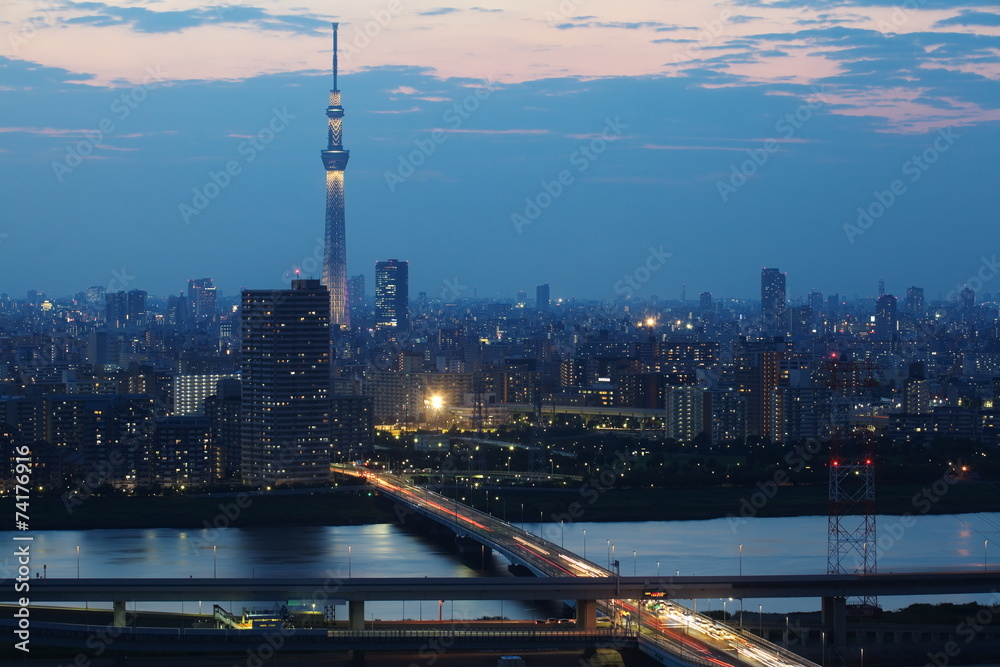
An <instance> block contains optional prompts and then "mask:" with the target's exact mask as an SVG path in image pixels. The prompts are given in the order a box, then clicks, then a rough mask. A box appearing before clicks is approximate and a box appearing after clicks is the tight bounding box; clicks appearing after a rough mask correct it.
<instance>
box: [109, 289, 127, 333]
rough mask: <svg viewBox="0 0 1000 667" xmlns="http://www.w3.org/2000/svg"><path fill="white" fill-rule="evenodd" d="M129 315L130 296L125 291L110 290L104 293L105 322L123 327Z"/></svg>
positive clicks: (112, 325) (110, 325) (115, 326)
mask: <svg viewBox="0 0 1000 667" xmlns="http://www.w3.org/2000/svg"><path fill="white" fill-rule="evenodd" d="M127 317H128V297H127V296H126V294H125V292H108V293H107V294H105V295H104V323H105V324H107V325H108V326H109V327H114V328H118V327H123V326H125V320H126V318H127Z"/></svg>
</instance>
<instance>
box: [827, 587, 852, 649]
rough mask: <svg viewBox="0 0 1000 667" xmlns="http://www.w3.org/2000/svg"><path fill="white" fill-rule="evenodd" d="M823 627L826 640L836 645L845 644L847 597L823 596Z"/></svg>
mask: <svg viewBox="0 0 1000 667" xmlns="http://www.w3.org/2000/svg"><path fill="white" fill-rule="evenodd" d="M822 610H823V611H822V618H823V627H825V628H826V641H827V644H831V645H833V646H836V647H842V646H844V645H846V644H847V599H846V598H823V608H822Z"/></svg>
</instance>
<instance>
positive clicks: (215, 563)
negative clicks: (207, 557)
mask: <svg viewBox="0 0 1000 667" xmlns="http://www.w3.org/2000/svg"><path fill="white" fill-rule="evenodd" d="M218 548H219V547H218V546H216V545H214V544H213V545H212V578H213V579H216V578H218V576H219V568H218V559H217V558H216V554H217V551H218Z"/></svg>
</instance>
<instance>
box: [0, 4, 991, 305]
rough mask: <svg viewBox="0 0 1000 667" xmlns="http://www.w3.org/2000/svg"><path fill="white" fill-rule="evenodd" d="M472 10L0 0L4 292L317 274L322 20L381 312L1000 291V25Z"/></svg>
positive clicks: (936, 16) (895, 9) (354, 237)
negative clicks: (335, 68)
mask: <svg viewBox="0 0 1000 667" xmlns="http://www.w3.org/2000/svg"><path fill="white" fill-rule="evenodd" d="M482 3H483V0H475V2H451V3H449V4H445V5H440V4H435V3H430V2H424V1H422V0H420V1H417V0H373V1H370V2H369V1H351V2H337V3H332V2H320V1H319V0H295V1H294V2H289V1H288V0H275V1H268V2H263V1H260V2H258V1H255V0H247V2H245V3H237V2H232V3H219V4H201V3H199V2H196V1H191V2H181V1H174V0H149V1H147V2H121V3H118V4H106V3H103V2H68V1H64V0H59V1H56V0H13V1H10V2H4V3H3V7H2V8H0V180H2V184H3V185H2V189H0V211H2V215H0V292H7V293H9V294H10V295H11V296H13V297H15V298H23V296H24V293H25V291H26V290H28V289H40V290H44V291H46V292H47V293H48V294H49V295H50V296H64V295H68V294H71V293H75V292H77V291H80V290H83V289H85V288H86V287H88V286H90V285H105V286H112V287H115V288H119V287H124V288H125V289H145V290H147V291H149V292H150V293H154V294H159V295H166V294H168V293H176V292H178V291H180V290H182V289H184V288H185V287H186V281H187V279H188V278H199V277H205V276H209V277H212V278H214V279H215V281H216V284H217V285H218V286H219V288H220V289H221V290H222V291H223V292H224V293H226V294H227V295H233V294H235V293H238V291H239V290H240V289H241V288H245V287H249V288H267V287H279V286H281V285H282V284H283V281H284V279H285V278H286V276H287V275H288V274H289V272H290V271H292V270H293V269H294V268H296V267H301V268H302V269H303V272H304V273H306V274H312V275H314V276H316V277H318V276H319V268H318V266H319V264H318V263H317V262H315V260H314V259H313V258H314V257H320V256H321V247H322V238H321V237H322V234H323V224H324V205H325V198H324V178H325V172H324V169H323V164H322V162H321V160H320V150H322V149H323V148H324V147H325V145H326V117H325V108H326V105H327V95H328V91H329V89H330V85H331V84H330V74H329V68H330V52H331V44H330V41H331V40H330V26H329V23H330V22H331V21H339V22H340V24H341V28H340V43H341V58H340V65H341V78H340V88H341V90H342V91H343V103H344V109H345V112H346V117H345V121H344V146H345V148H347V149H349V150H350V151H351V160H350V165H349V166H348V168H347V174H346V201H347V204H346V206H347V242H348V246H347V247H348V264H349V273H350V274H351V275H353V274H356V273H364V274H366V276H367V279H368V285H369V287H368V289H369V292H370V291H371V289H372V286H371V280H372V275H373V267H374V263H375V261H377V260H383V259H388V258H397V259H404V260H408V261H409V262H410V280H411V285H410V294H411V297H415V296H416V293H417V292H418V291H426V292H428V294H429V295H430V296H431V297H437V296H441V295H444V296H447V297H448V298H454V297H455V296H463V297H471V296H472V295H473V290H474V289H475V293H476V294H477V295H478V296H480V297H484V296H499V297H512V296H514V294H515V293H516V292H517V291H518V290H527V291H529V292H530V293H533V289H534V286H535V285H537V284H540V283H550V284H551V285H552V297H553V298H570V297H578V298H594V299H611V298H614V297H616V296H618V295H619V294H620V293H621V291H620V290H616V285H620V284H621V282H620V281H622V280H623V278H624V277H625V276H629V277H632V279H633V280H634V279H635V278H636V277H645V275H646V274H645V272H644V271H645V270H643V271H640V272H639V273H638V274H637V273H636V270H637V269H638V268H639V267H657V268H655V269H654V270H653V271H652V272H651V273H650V274H649V275H650V277H649V279H648V281H646V282H641V283H640V284H639V285H638V289H635V290H633V292H634V296H635V297H636V298H640V299H642V298H647V297H650V296H652V295H659V296H660V298H664V299H676V298H678V297H679V296H680V294H681V290H682V285H683V284H684V283H686V284H687V297H688V299H691V300H695V299H697V294H698V293H699V292H701V291H711V292H713V293H714V294H715V295H717V297H725V296H734V297H756V296H757V295H758V294H759V279H760V270H761V268H762V267H764V266H773V267H779V268H780V269H781V270H782V271H785V272H787V273H788V291H789V296H790V298H792V299H797V298H801V297H803V296H804V295H805V294H806V293H807V292H808V291H809V290H810V289H817V290H821V291H823V292H825V293H835V292H839V293H840V294H841V295H842V296H847V297H852V296H854V295H858V296H872V295H874V294H876V293H877V286H878V280H879V277H880V276H885V281H886V289H887V291H888V292H890V293H894V294H897V295H902V294H904V293H905V289H906V287H908V286H910V285H919V286H923V287H925V288H926V290H927V297H928V299H931V300H933V299H939V298H945V297H946V296H947V295H948V293H949V292H951V291H953V290H955V289H956V287H959V288H960V286H961V285H963V284H964V283H966V282H968V281H970V279H972V278H973V277H975V276H976V275H977V274H979V275H980V277H982V276H983V275H985V274H984V271H983V267H984V262H985V266H986V267H993V269H992V274H989V275H990V278H988V279H986V280H985V282H984V285H983V287H982V290H981V292H982V293H985V292H989V293H994V294H996V293H998V292H1000V265H996V261H995V259H994V258H995V257H996V255H997V254H1000V240H998V233H997V229H998V228H1000V224H998V223H1000V187H998V186H997V183H996V181H997V175H998V167H997V161H998V157H1000V4H997V3H995V2H985V1H970V0H965V1H963V0H899V1H892V0H811V1H807V0H776V1H770V2H769V1H765V0H739V1H733V2H712V1H710V0H629V1H628V2H618V3H609V2H602V1H600V0H563V1H562V2H558V1H557V0H505V2H502V3H499V2H497V3H494V4H482ZM227 169H228V170H229V171H228V173H227ZM859 210H860V211H861V212H860V213H859ZM985 273H989V271H986V272H985ZM123 276H124V279H123Z"/></svg>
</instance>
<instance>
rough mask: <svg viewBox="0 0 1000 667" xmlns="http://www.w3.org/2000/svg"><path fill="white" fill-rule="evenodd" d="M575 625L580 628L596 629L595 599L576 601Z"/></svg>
mask: <svg viewBox="0 0 1000 667" xmlns="http://www.w3.org/2000/svg"><path fill="white" fill-rule="evenodd" d="M576 627H577V628H578V629H580V630H596V629H597V600H577V601H576Z"/></svg>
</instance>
